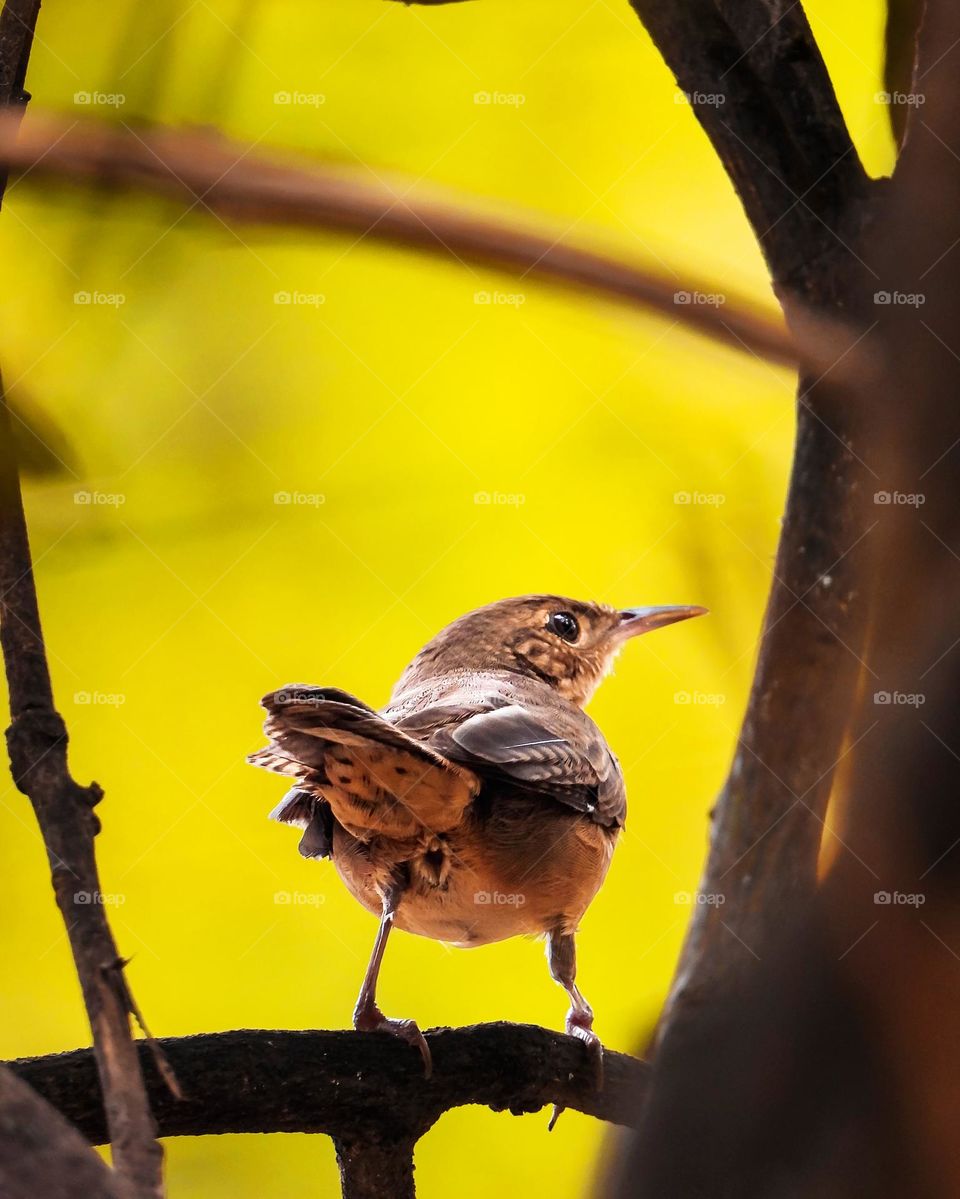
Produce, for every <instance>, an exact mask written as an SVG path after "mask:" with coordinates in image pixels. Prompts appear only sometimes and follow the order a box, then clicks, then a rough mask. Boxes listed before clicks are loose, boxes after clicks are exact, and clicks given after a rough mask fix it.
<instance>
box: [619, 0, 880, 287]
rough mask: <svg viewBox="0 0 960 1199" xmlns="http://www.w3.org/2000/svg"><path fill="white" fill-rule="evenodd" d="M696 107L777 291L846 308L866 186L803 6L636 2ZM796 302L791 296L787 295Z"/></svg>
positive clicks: (723, 0) (782, 0) (787, 1)
mask: <svg viewBox="0 0 960 1199" xmlns="http://www.w3.org/2000/svg"><path fill="white" fill-rule="evenodd" d="M630 3H631V6H632V7H633V9H634V10H635V11H636V13H637V15H638V16H639V17H640V20H641V21H642V22H643V24H644V25H645V27H646V28H647V30H648V32H649V33H650V36H651V37H652V38H653V40H654V42H655V43H656V45H657V48H658V49H659V50H660V53H661V54H662V55H663V57H664V60H665V61H666V63H667V65H668V66H669V67H670V69H671V70H672V71H673V73H674V75H675V77H676V79H677V83H678V85H679V86H680V87H681V88H682V89H683V91H685V92H686V94H687V95H688V96H689V97H690V98H691V102H692V107H693V110H694V112H695V114H696V117H697V119H698V120H699V122H700V124H701V125H702V126H703V128H704V131H705V132H706V134H707V136H708V137H709V138H710V140H711V142H712V143H713V147H714V149H715V150H716V152H717V154H718V155H719V157H720V160H721V162H722V163H723V165H724V167H725V168H726V170H727V173H728V175H729V176H730V178H731V181H732V182H733V185H734V187H735V188H736V191H737V194H738V195H739V197H740V199H741V202H742V203H743V206H744V208H745V210H746V213H747V217H748V218H749V220H750V224H751V225H752V226H753V229H754V232H755V233H756V235H757V237H758V239H759V241H760V246H761V249H762V250H763V252H764V254H765V256H766V259H767V262H768V264H769V266H770V271H771V274H772V276H773V280H774V284H775V286H776V287H777V289H778V291H780V292H781V293H787V294H789V295H791V296H792V297H795V298H797V299H799V300H801V301H803V302H805V303H807V304H809V305H810V306H812V307H823V305H824V302H825V301H827V302H830V303H833V302H835V301H837V300H841V299H842V298H843V297H842V290H841V291H838V292H836V293H832V292H830V291H828V290H825V289H826V288H827V287H828V283H829V281H828V275H829V271H828V270H827V264H833V269H834V270H836V268H837V265H838V264H839V265H840V266H841V267H842V268H844V270H845V271H849V268H850V264H851V262H853V261H855V260H856V253H855V251H854V250H852V249H851V247H853V246H854V245H855V243H856V242H857V241H858V240H859V238H860V235H861V232H862V225H863V221H864V219H865V215H866V214H865V211H864V208H863V205H862V204H861V203H860V202H861V201H862V200H863V199H864V197H865V195H866V194H867V192H868V188H869V180H868V179H867V177H866V175H865V173H864V171H863V167H862V165H861V163H860V160H859V158H858V156H857V152H856V149H855V148H854V145H853V142H852V141H851V140H850V136H849V134H848V132H847V129H846V125H845V124H844V121H843V116H842V114H841V113H840V109H839V106H838V105H837V101H836V96H835V94H834V91H833V87H832V85H831V83H830V79H829V76H828V75H827V72H826V69H825V67H824V65H823V60H822V58H821V55H820V51H819V49H818V47H817V44H816V42H815V41H814V38H813V35H812V33H811V32H810V27H809V25H808V24H807V20H806V16H805V15H804V12H803V9H802V7H801V5H800V4H799V3H798V2H794V0H757V2H756V3H750V4H744V3H742V2H740V0H672V2H671V3H669V4H664V3H662V2H661V0H630ZM782 298H785V297H782Z"/></svg>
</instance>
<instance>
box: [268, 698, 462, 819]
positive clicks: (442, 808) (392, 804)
mask: <svg viewBox="0 0 960 1199" xmlns="http://www.w3.org/2000/svg"><path fill="white" fill-rule="evenodd" d="M260 702H261V703H262V705H263V707H264V708H266V710H267V719H266V721H265V723H264V732H265V733H266V735H267V738H268V740H269V745H268V746H267V748H266V749H262V750H259V751H258V752H257V753H254V754H251V755H250V757H249V758H248V761H250V762H252V763H253V765H255V766H262V767H263V768H264V769H265V770H272V771H275V772H276V773H277V774H284V775H287V776H289V777H291V778H294V779H296V780H297V790H298V791H299V792H300V793H308V794H311V795H314V796H316V797H318V798H321V799H323V800H325V801H326V802H327V803H328V804H329V805H330V807H331V809H332V810H333V813H334V815H335V816H336V818H337V820H338V821H339V822H340V824H342V825H343V826H344V827H345V828H346V829H347V830H348V831H349V832H351V833H353V834H354V836H357V837H360V838H361V839H367V838H369V837H371V836H375V835H381V836H387V837H394V838H406V837H415V836H418V835H420V834H421V833H423V832H424V831H429V832H443V831H444V830H446V829H449V828H453V827H454V826H456V825H457V824H458V823H459V821H460V819H461V818H462V815H463V810H464V808H465V807H466V806H467V804H468V803H469V802H470V801H471V800H472V799H473V797H474V796H475V795H476V794H477V792H478V791H479V789H480V782H479V779H478V778H477V776H476V775H475V774H474V773H473V771H471V770H469V769H468V768H466V767H465V766H463V765H460V764H456V763H453V762H450V761H448V760H447V759H446V758H444V756H443V755H442V754H441V753H439V752H438V751H437V750H435V749H433V748H432V747H431V746H429V745H426V744H423V743H422V742H420V741H418V740H416V739H415V738H413V737H410V736H408V735H407V734H406V733H404V732H403V731H402V730H400V729H397V728H396V727H395V726H394V725H392V724H390V723H389V722H388V721H387V720H384V718H383V717H382V716H380V715H378V714H377V713H376V712H375V711H374V710H373V709H372V708H369V707H367V705H366V704H364V703H362V702H361V701H360V700H358V699H355V698H354V697H353V696H352V695H348V694H347V692H345V691H340V690H338V689H337V688H334V687H303V686H299V685H294V686H288V687H283V688H281V689H280V690H279V691H273V692H271V693H270V694H269V695H266V696H264V698H263V699H262V700H261V701H260ZM281 807H282V808H283V809H284V810H283V811H280V810H279V809H278V811H277V812H276V815H277V817H278V818H279V819H284V818H285V812H286V807H287V802H286V801H285V802H284V804H282V805H281ZM299 814H300V813H299V811H297V814H296V815H294V814H293V813H291V816H292V817H293V819H294V820H296V819H297V816H299Z"/></svg>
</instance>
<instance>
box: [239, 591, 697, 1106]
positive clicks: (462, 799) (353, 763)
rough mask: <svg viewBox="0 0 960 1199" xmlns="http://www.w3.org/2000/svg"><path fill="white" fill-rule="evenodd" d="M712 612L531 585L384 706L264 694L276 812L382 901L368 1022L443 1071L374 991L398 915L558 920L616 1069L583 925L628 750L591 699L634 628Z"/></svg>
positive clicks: (306, 694) (455, 631)
mask: <svg viewBox="0 0 960 1199" xmlns="http://www.w3.org/2000/svg"><path fill="white" fill-rule="evenodd" d="M706 611H707V609H706V608H702V607H699V606H693V605H686V606H684V605H668V606H660V607H640V608H624V609H619V608H616V607H613V606H610V605H606V604H601V603H596V602H584V601H579V600H574V599H567V598H564V597H561V596H555V595H524V596H518V597H516V598H511V599H503V600H498V601H496V602H494V603H490V604H487V605H486V606H484V607H480V608H477V609H475V610H473V611H471V612H468V613H467V614H466V615H464V616H461V617H459V618H458V619H456V620H454V621H453V622H452V623H451V624H448V625H447V626H446V627H445V628H443V629H442V630H441V631H440V632H439V633H438V634H437V635H436V636H435V637H433V638H432V639H431V640H430V641H428V642H427V644H426V645H425V646H424V647H423V648H422V649H421V650H420V652H419V653H418V654H417V655H416V656H415V657H414V659H413V660H412V661H411V662H410V664H409V665H408V666H407V667H406V668H405V670H404V671H403V673H402V674H401V675H400V678H399V680H398V682H397V684H396V686H395V687H394V689H393V692H392V694H391V696H390V700H389V702H388V703H387V705H386V707H385V708H383V709H382V710H380V711H377V710H376V709H374V708H372V707H370V706H369V705H367V704H366V703H364V702H363V701H362V700H360V699H357V698H355V697H354V696H353V695H351V694H349V693H348V692H346V691H343V690H341V689H339V688H337V687H316V686H309V685H305V684H299V683H296V684H288V685H286V686H284V687H281V688H279V689H278V690H276V691H272V692H270V694H268V695H266V696H264V697H263V699H262V700H261V705H262V707H263V708H264V709H265V710H266V713H267V716H266V720H265V723H264V732H265V735H266V738H267V741H268V744H267V746H266V748H264V749H261V750H258V751H257V752H255V753H253V754H250V755H249V757H248V759H247V760H248V761H249V762H251V763H252V764H253V765H255V766H258V767H262V768H263V769H265V770H268V771H272V772H274V773H277V774H281V775H285V776H287V777H288V778H289V779H292V780H293V785H292V787H291V789H290V790H289V791H288V792H287V793H286V795H284V797H283V799H282V800H281V801H280V803H279V804H278V805H277V806H276V807H275V808H274V810H273V811H272V812H271V814H270V815H271V817H272V818H273V819H275V820H278V821H280V822H281V823H282V824H289V825H294V826H297V827H299V828H301V829H302V830H303V834H302V837H301V840H300V846H299V848H300V853H301V854H302V855H303V856H304V857H307V858H321V859H322V858H330V859H332V862H333V866H334V868H335V869H336V871H337V873H338V875H339V876H340V878H341V879H342V881H343V883H344V884H345V885H346V887H347V889H348V890H349V891H350V893H351V894H352V895H353V896H354V898H356V899H357V900H358V901H359V902H360V903H361V904H362V905H363V906H364V907H365V908H366V909H367V910H368V911H370V912H371V913H373V914H374V915H376V916H377V917H378V918H379V927H378V931H377V935H376V939H375V942H374V947H373V951H372V954H371V957H370V962H369V965H368V967H367V970H366V974H365V976H364V978H363V983H362V986H361V988H360V994H359V997H358V999H357V1003H356V1007H355V1009H354V1013H353V1025H354V1027H355V1028H356V1029H358V1030H361V1031H364V1030H381V1031H385V1032H389V1033H392V1034H394V1035H395V1036H397V1037H399V1038H401V1039H402V1040H403V1041H406V1042H407V1043H409V1044H410V1045H411V1046H414V1047H415V1048H416V1049H418V1050H419V1052H420V1054H421V1056H422V1059H423V1068H424V1072H425V1073H426V1075H427V1076H429V1075H430V1072H431V1068H432V1063H431V1056H430V1049H429V1046H428V1044H427V1042H426V1040H425V1038H424V1036H423V1034H422V1032H421V1030H420V1028H419V1026H418V1025H417V1023H416V1022H415V1021H414V1020H412V1019H396V1018H391V1017H388V1016H386V1015H384V1013H383V1012H382V1011H381V1009H380V1007H379V1006H378V1004H377V999H376V989H377V981H378V978H379V974H380V968H381V965H382V962H383V957H384V951H385V949H386V945H387V939H388V937H389V935H390V932H391V930H392V929H393V928H398V929H401V930H404V931H406V932H409V933H414V934H418V935H420V936H423V937H430V938H433V939H434V940H438V941H443V942H447V943H450V944H452V945H454V946H459V947H465V948H472V947H475V946H481V945H487V944H490V943H492V942H496V941H502V940H505V939H507V938H509V937H514V936H521V935H534V936H537V937H545V939H546V953H547V962H548V966H549V970H550V974H551V976H552V977H553V979H554V980H555V981H556V982H557V983H559V984H560V985H561V986H562V987H563V988H564V990H565V991H566V992H567V995H568V997H569V1002H570V1007H569V1010H568V1012H567V1015H566V1022H565V1028H566V1031H567V1032H568V1033H569V1034H570V1035H572V1036H574V1037H577V1038H579V1039H580V1040H581V1041H582V1042H584V1044H585V1045H586V1046H587V1048H588V1050H589V1051H590V1054H591V1056H592V1059H593V1061H594V1063H595V1069H596V1075H597V1078H598V1079H602V1069H603V1047H602V1043H601V1041H600V1039H599V1037H598V1035H597V1033H596V1032H595V1031H594V1027H593V1025H594V1013H593V1009H592V1008H591V1006H590V1004H589V1003H588V1002H587V1000H586V999H585V998H584V996H583V994H582V992H581V991H580V989H579V987H578V986H577V982H576V977H577V970H576V933H577V929H578V926H579V923H580V920H581V919H582V917H583V915H584V913H585V912H586V910H587V908H588V906H589V905H590V903H591V902H592V900H593V899H594V897H595V896H596V894H597V892H598V891H599V889H600V887H601V885H602V883H603V881H604V878H605V877H606V874H607V870H608V868H609V866H610V861H611V858H612V856H613V851H614V848H615V846H616V844H617V840H618V838H619V835H620V833H621V831H622V829H623V827H624V821H625V818H626V808H627V805H626V792H625V787H624V780H623V774H622V771H621V768H620V765H619V762H618V761H617V758H616V757H615V756H614V754H613V752H612V751H611V749H610V748H609V746H608V745H607V742H606V740H605V739H604V736H603V734H602V732H601V731H600V729H599V728H598V726H597V725H596V724H595V723H594V721H593V720H592V719H591V718H590V716H588V715H587V713H586V712H585V711H584V706H585V705H586V704H587V702H588V701H589V700H590V698H591V696H592V695H593V693H594V692H595V691H596V689H597V687H598V686H599V685H600V683H601V682H602V680H603V679H604V677H605V676H606V675H607V674H608V673H609V672H610V670H611V669H612V666H613V663H614V659H615V658H616V656H617V654H618V653H619V651H620V650H621V649H622V648H623V647H624V645H625V644H626V643H627V641H629V640H630V639H631V638H633V637H635V636H637V635H639V634H642V633H647V632H650V631H652V630H654V629H660V628H663V627H665V626H667V625H671V624H674V623H676V622H678V621H682V620H687V619H689V618H691V617H695V616H701V615H704V614H705V613H706ZM555 1116H556V1113H555ZM554 1118H555V1117H554Z"/></svg>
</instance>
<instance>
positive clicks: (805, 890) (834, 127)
mask: <svg viewBox="0 0 960 1199" xmlns="http://www.w3.org/2000/svg"><path fill="white" fill-rule="evenodd" d="M631 3H632V5H633V7H634V9H635V10H636V11H637V12H638V14H639V15H640V16H641V19H642V20H643V21H644V23H645V24H646V25H647V27H648V29H649V30H650V32H651V34H652V36H653V38H654V41H655V42H656V43H657V45H658V47H659V49H660V50H661V52H662V53H663V55H664V57H665V59H666V61H667V63H668V65H669V66H670V67H671V69H672V70H673V71H674V73H675V74H676V76H677V79H678V81H679V83H680V85H681V87H684V88H685V89H689V90H690V91H691V92H693V91H696V92H698V93H700V94H701V95H705V96H708V97H709V96H717V95H722V96H723V97H724V98H725V103H722V104H711V103H701V104H696V105H695V106H694V107H695V112H696V115H697V118H698V119H699V120H700V122H701V124H702V125H703V127H704V129H705V131H706V132H707V134H708V136H709V137H710V139H711V141H712V142H713V144H714V148H715V149H716V151H717V153H718V155H719V156H720V158H721V160H722V162H723V164H724V166H725V167H726V169H727V172H728V174H729V175H730V177H731V179H732V181H733V184H734V186H735V188H736V189H737V192H738V194H739V195H740V197H741V199H742V201H743V204H744V208H745V210H746V213H747V216H748V218H749V220H750V222H751V224H752V225H753V228H754V231H755V232H756V234H757V236H758V238H759V239H760V242H761V246H762V248H763V250H764V253H765V255H766V258H767V261H768V263H769V265H770V269H771V272H772V274H773V278H774V281H775V284H776V286H777V291H778V294H779V295H780V298H781V302H782V303H784V305H785V307H786V309H787V315H788V319H789V318H790V317H791V316H792V315H793V313H794V304H795V302H796V301H797V300H798V299H799V300H801V301H802V302H803V303H804V304H805V305H808V306H809V307H810V308H811V309H813V310H814V311H816V312H818V313H822V314H824V316H825V317H826V318H827V319H830V318H834V319H835V318H842V319H852V320H853V321H855V322H857V323H858V324H859V325H860V327H861V328H862V329H866V327H867V324H868V323H869V322H870V321H871V320H872V319H873V313H872V306H871V305H872V292H873V290H874V288H873V286H869V284H870V280H869V278H867V275H868V274H869V268H867V267H866V266H865V264H864V263H863V261H862V257H861V255H862V253H863V252H864V251H863V244H864V243H863V238H864V236H865V231H866V229H867V228H868V225H869V223H870V220H871V218H872V215H873V207H874V194H875V191H876V185H871V184H870V183H869V181H867V180H866V178H865V176H864V175H863V171H862V168H861V166H860V164H859V160H858V159H857V157H856V152H855V150H854V149H853V145H852V143H851V142H850V139H849V136H848V134H847V132H846V129H845V127H844V125H843V119H842V116H841V115H840V112H839V109H838V107H837V103H836V97H835V96H834V93H833V89H832V87H831V86H830V82H829V79H828V77H827V75H826V72H825V70H824V68H823V63H822V60H821V57H820V54H819V51H818V49H817V46H816V44H815V42H814V40H813V37H812V35H811V33H810V30H809V26H808V25H807V22H806V18H805V17H804V15H803V13H802V10H801V9H800V6H799V5H796V4H793V5H788V4H787V2H786V0H784V2H783V3H781V0H758V3H755V4H735V3H733V0H716V2H714V0H675V2H673V3H670V4H662V3H659V0H631ZM874 286H875V285H874ZM857 340H859V338H858V339H857ZM851 344H853V343H848V346H847V348H846V349H845V350H844V354H845V353H847V352H849V349H850V346H851ZM841 357H842V355H841ZM838 363H839V358H838V359H835V360H834V362H833V363H829V364H827V366H826V367H825V369H823V370H822V371H820V372H817V374H816V376H815V377H814V375H813V374H812V373H811V372H807V373H806V376H805V377H802V378H801V382H800V390H799V394H798V414H797V442H796V448H795V453H794V463H793V471H792V475H791V481H790V489H789V493H788V497H787V505H786V511H785V514H784V521H783V531H782V534H781V539H780V545H779V547H778V550H777V558H776V563H775V567H774V581H773V584H772V587H771V593H770V599H769V603H768V607H767V612H766V616H765V620H764V629H763V633H762V636H761V642H760V651H759V660H758V664H757V671H756V675H755V678H754V683H753V687H752V689H751V694H750V698H749V702H748V705H747V711H746V714H745V716H744V722H743V727H742V730H741V734H740V739H739V742H738V745H737V750H736V754H735V757H734V761H733V764H732V766H731V770H730V774H729V777H728V779H727V781H726V784H725V786H724V788H723V791H722V793H721V795H720V797H719V800H718V802H717V805H716V808H715V811H714V823H713V833H712V838H711V848H710V854H709V857H708V860H707V864H706V869H705V873H704V877H703V881H702V883H701V889H702V890H703V891H704V892H705V893H709V894H722V895H723V896H724V898H725V900H726V902H725V903H724V905H723V907H722V908H720V907H718V906H715V905H710V904H699V905H697V907H696V910H695V911H694V914H693V918H692V921H691V925H690V928H689V930H688V934H687V938H686V941H685V944H684V948H683V951H682V954H681V960H680V963H679V966H678V969H677V973H676V976H675V979H674V985H673V989H672V991H671V995H670V997H669V999H668V1002H667V1005H666V1007H665V1010H664V1013H663V1016H662V1019H661V1023H660V1029H659V1043H660V1051H659V1052H658V1055H657V1059H656V1063H655V1065H656V1068H657V1070H658V1072H659V1070H660V1069H661V1068H662V1069H663V1070H664V1071H665V1072H667V1073H668V1074H669V1072H670V1071H671V1070H672V1069H676V1068H678V1065H677V1059H676V1054H677V1053H680V1054H682V1053H683V1044H684V1041H685V1040H686V1041H688V1042H689V1041H690V1040H691V1038H692V1037H693V1036H694V1035H695V1026H696V1023H697V1021H698V1019H699V1018H700V1017H701V1016H702V1014H703V1012H704V1009H705V1007H706V1006H707V1005H711V1004H714V1003H715V1002H719V1001H720V1000H721V999H722V1000H723V1001H725V1002H729V1001H730V999H731V996H734V995H736V993H737V990H738V988H740V987H741V986H743V985H744V978H745V977H746V976H748V975H749V974H750V972H751V971H752V970H753V969H754V968H755V965H756V963H757V961H758V959H763V958H766V957H767V956H768V955H771V954H773V953H774V952H775V950H776V948H777V946H778V944H779V943H780V942H781V940H782V938H783V936H784V929H785V928H788V927H790V925H791V921H792V920H793V919H794V918H795V917H796V916H797V914H798V912H799V911H800V910H802V908H803V906H804V904H805V903H808V902H809V900H810V898H811V896H812V895H813V893H814V891H815V889H816V866H817V857H818V852H819V848H820V843H821V839H822V828H823V820H824V817H825V813H826V806H827V801H828V798H829V793H830V786H831V781H832V778H833V774H834V771H835V768H836V765H837V762H838V759H839V758H840V757H841V756H842V745H843V738H844V734H845V730H846V729H847V727H848V725H849V719H850V712H851V710H852V706H853V699H854V695H855V689H856V683H857V678H858V671H859V666H860V660H859V655H860V653H861V650H862V646H863V642H864V638H865V630H866V619H867V613H866V605H865V604H864V603H862V602H857V598H858V596H859V594H861V591H862V586H863V580H864V578H865V577H866V565H865V564H866V561H867V551H868V549H869V541H868V540H867V537H868V533H869V531H870V530H869V526H868V525H867V523H866V521H865V514H864V509H863V507H862V505H858V504H853V503H851V502H850V501H851V497H852V496H856V495H857V494H862V493H864V492H865V491H866V490H867V488H868V487H870V483H871V478H870V471H869V468H868V467H867V466H866V464H865V463H864V461H863V457H862V450H863V443H864V422H863V417H864V408H863V406H862V404H858V403H857V402H856V400H855V398H854V395H853V393H852V392H851V390H850V389H849V387H847V386H845V385H844V380H843V379H842V377H841V375H840V372H838V371H837V370H835V369H834V367H835V366H836V365H838ZM870 489H871V490H873V488H870ZM731 934H732V935H733V936H732V937H731ZM734 937H735V938H736V940H733V938H734ZM738 941H739V945H738V944H737V942H738ZM734 1006H735V1005H734ZM655 1091H656V1088H655Z"/></svg>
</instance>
